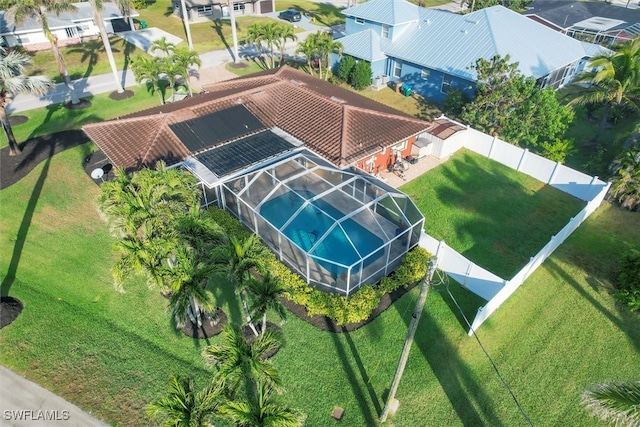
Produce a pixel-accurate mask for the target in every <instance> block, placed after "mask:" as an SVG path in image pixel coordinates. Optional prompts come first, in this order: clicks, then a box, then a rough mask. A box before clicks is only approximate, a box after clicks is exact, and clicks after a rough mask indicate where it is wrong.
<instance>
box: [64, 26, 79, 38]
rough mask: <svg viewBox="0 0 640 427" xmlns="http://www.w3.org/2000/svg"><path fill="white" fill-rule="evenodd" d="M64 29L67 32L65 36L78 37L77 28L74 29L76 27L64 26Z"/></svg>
mask: <svg viewBox="0 0 640 427" xmlns="http://www.w3.org/2000/svg"><path fill="white" fill-rule="evenodd" d="M65 30H66V32H67V38H70V39H73V38H76V37H78V30H77V29H76V27H73V28H65Z"/></svg>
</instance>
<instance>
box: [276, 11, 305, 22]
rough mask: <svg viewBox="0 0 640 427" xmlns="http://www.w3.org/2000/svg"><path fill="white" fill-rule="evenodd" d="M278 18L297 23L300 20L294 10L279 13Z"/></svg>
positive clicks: (300, 16)
mask: <svg viewBox="0 0 640 427" xmlns="http://www.w3.org/2000/svg"><path fill="white" fill-rule="evenodd" d="M278 18H280V19H284V20H285V21H289V22H299V21H300V19H302V15H300V12H298V11H297V10H295V9H287V10H283V11H282V12H280V13H279V14H278Z"/></svg>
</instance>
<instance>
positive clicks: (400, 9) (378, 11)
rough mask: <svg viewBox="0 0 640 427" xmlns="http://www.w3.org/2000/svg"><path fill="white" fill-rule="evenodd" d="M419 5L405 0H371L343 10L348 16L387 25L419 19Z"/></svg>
mask: <svg viewBox="0 0 640 427" xmlns="http://www.w3.org/2000/svg"><path fill="white" fill-rule="evenodd" d="M419 9H420V8H419V7H418V6H416V5H415V4H413V3H409V2H407V1H404V0H369V1H368V2H366V3H362V4H359V5H357V6H354V7H350V8H348V9H345V10H343V11H342V13H343V14H345V15H346V16H352V17H354V18H362V19H365V20H367V21H373V22H379V23H381V24H386V25H398V24H406V23H408V22H413V21H417V20H418V13H419V12H418V11H419Z"/></svg>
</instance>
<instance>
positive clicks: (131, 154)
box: [83, 66, 431, 184]
mask: <svg viewBox="0 0 640 427" xmlns="http://www.w3.org/2000/svg"><path fill="white" fill-rule="evenodd" d="M206 89H207V90H208V93H206V94H203V95H198V96H194V97H192V98H187V99H185V100H183V101H180V102H176V103H171V104H166V105H162V106H159V107H155V108H152V109H149V110H145V111H141V112H138V113H135V114H132V115H129V116H127V117H122V118H119V119H116V120H111V121H107V122H102V123H95V124H89V125H85V126H84V127H83V130H84V131H85V133H86V134H87V135H88V136H89V137H90V138H91V139H92V140H93V141H94V142H95V143H96V144H97V145H98V146H99V147H100V148H101V149H102V151H104V153H105V154H106V155H107V157H108V158H109V159H110V160H111V162H112V163H113V164H114V165H116V166H121V167H124V168H126V169H130V170H135V169H138V168H140V167H142V166H152V165H154V164H155V163H156V162H157V161H158V160H164V161H165V162H167V163H168V164H176V163H180V162H183V161H185V159H187V158H195V157H197V156H198V155H200V154H202V153H204V152H206V151H207V150H210V149H212V148H215V147H217V146H221V145H224V144H225V143H229V142H230V141H234V140H238V139H241V138H243V137H247V136H248V135H252V134H256V133H259V132H262V131H267V130H273V131H276V132H277V133H278V134H282V135H286V139H287V140H288V141H290V142H292V143H293V144H294V145H296V146H304V147H306V148H308V149H310V150H311V151H313V152H315V153H317V154H319V155H321V156H322V157H323V158H325V159H326V160H327V161H329V162H330V163H332V164H334V165H335V166H337V167H338V168H345V167H348V166H350V165H358V166H360V167H361V168H362V169H365V161H370V160H371V157H376V162H375V164H372V163H371V162H369V163H366V165H367V166H366V170H367V171H368V172H369V171H375V172H378V171H379V170H380V169H383V168H386V167H388V165H389V164H390V163H392V162H394V161H395V155H398V154H399V155H401V156H405V155H409V154H410V153H411V144H412V142H413V141H415V139H417V137H418V136H420V135H421V134H423V133H424V132H426V131H427V129H429V127H430V125H431V124H430V123H429V122H426V121H423V120H419V119H417V118H415V117H413V116H410V115H408V114H405V113H402V112H400V111H398V110H395V109H393V108H390V107H387V106H385V105H383V104H380V103H378V102H375V101H372V100H370V99H368V98H365V97H362V96H360V95H358V94H356V93H353V92H351V91H348V90H346V89H342V88H340V87H338V86H335V85H333V84H331V83H328V82H325V81H323V80H320V79H317V78H315V77H312V76H310V75H308V74H306V73H303V72H301V71H298V70H295V69H293V68H290V67H287V66H284V67H281V68H278V69H273V70H267V71H263V72H260V73H257V74H253V75H249V76H245V77H241V78H236V79H232V80H228V81H226V82H221V83H217V84H215V85H212V86H209V87H206ZM239 106H241V107H242V108H241V109H238V107H239ZM232 109H235V113H234V114H235V115H234V116H232V118H230V119H229V120H227V121H226V122H225V120H220V116H219V114H220V113H221V112H225V111H230V110H232ZM182 123H186V125H184V126H182V127H183V128H184V127H185V126H186V127H187V128H189V129H186V130H185V129H179V128H180V127H181V124H182ZM232 123H233V125H232ZM198 133H199V134H198ZM188 134H190V135H191V136H189V137H187V136H185V135H188ZM194 139H199V141H196V142H194ZM221 178H223V177H222V176H218V177H217V178H216V177H210V179H211V180H212V181H210V184H213V183H214V182H215V181H217V180H218V179H221Z"/></svg>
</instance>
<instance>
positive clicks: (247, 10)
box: [173, 0, 273, 23]
mask: <svg viewBox="0 0 640 427" xmlns="http://www.w3.org/2000/svg"><path fill="white" fill-rule="evenodd" d="M271 3H272V5H273V1H271ZM234 4H235V5H236V10H235V15H236V16H243V15H259V14H260V13H261V5H260V3H259V2H257V1H256V2H253V1H247V2H234ZM262 7H264V8H265V9H268V6H262ZM173 14H174V15H175V16H177V17H178V18H180V19H182V7H181V5H180V1H176V0H174V1H173ZM187 15H188V16H189V22H193V23H196V22H206V21H213V20H216V19H223V18H228V17H229V8H228V6H227V5H226V4H223V3H214V2H212V3H210V4H207V5H200V6H193V5H192V6H187Z"/></svg>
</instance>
